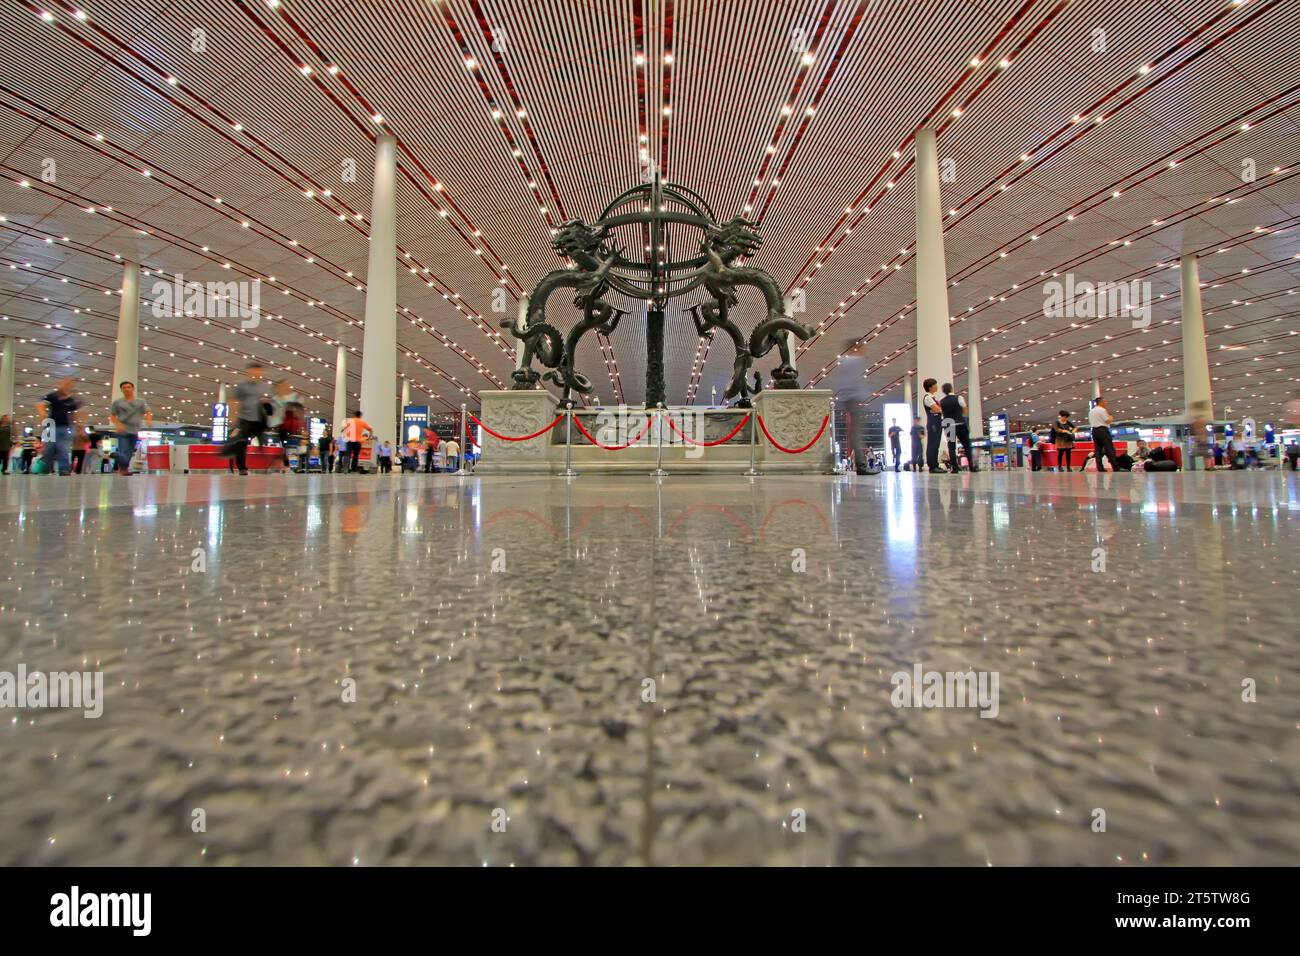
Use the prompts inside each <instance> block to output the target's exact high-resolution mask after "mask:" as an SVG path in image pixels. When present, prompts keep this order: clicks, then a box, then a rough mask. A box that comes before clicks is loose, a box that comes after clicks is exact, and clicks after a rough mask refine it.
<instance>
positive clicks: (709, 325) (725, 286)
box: [501, 176, 812, 406]
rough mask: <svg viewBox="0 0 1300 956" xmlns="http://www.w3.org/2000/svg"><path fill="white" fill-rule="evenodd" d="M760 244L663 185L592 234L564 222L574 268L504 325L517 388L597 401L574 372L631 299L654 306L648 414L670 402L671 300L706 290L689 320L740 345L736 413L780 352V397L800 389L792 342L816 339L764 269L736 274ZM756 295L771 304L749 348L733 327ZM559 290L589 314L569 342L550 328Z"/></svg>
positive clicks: (622, 200)
mask: <svg viewBox="0 0 1300 956" xmlns="http://www.w3.org/2000/svg"><path fill="white" fill-rule="evenodd" d="M691 229H694V230H696V231H697V232H698V233H699V235H700V238H699V239H698V240H697V242H698V245H697V246H696V247H695V250H694V251H695V252H697V253H698V254H694V255H691V256H690V257H689V258H685V259H676V258H674V254H673V249H672V247H673V245H674V244H677V245H678V246H679V247H680V246H682V245H685V246H686V247H687V248H689V247H690V245H691V239H689V238H683V235H682V234H683V233H686V232H688V231H689V230H691ZM619 240H622V242H624V243H625V244H627V245H629V246H631V247H633V248H645V249H646V250H647V252H646V255H645V257H644V258H641V257H635V256H628V255H627V254H626V253H625V249H624V247H623V246H621V245H619ZM761 242H762V239H761V238H760V237H759V234H758V230H757V229H756V228H755V227H754V224H753V223H751V222H748V221H747V220H745V219H741V218H735V219H732V220H730V221H729V222H725V223H722V224H721V225H719V224H718V223H717V222H716V221H715V219H714V215H713V211H712V210H711V209H710V208H709V206H708V204H707V203H705V201H704V200H703V199H701V198H700V197H699V195H697V194H696V193H695V192H693V191H691V190H689V189H687V188H685V187H683V186H676V185H672V184H669V183H664V182H661V181H660V179H659V178H658V176H656V177H655V179H654V180H653V181H652V182H649V183H645V184H643V185H641V186H637V187H635V188H633V189H629V190H627V191H626V192H625V193H623V194H622V195H621V196H619V197H618V198H617V199H615V200H614V201H613V202H612V203H610V204H609V205H608V206H606V207H605V209H604V211H603V212H602V213H601V214H600V218H599V219H598V220H597V221H596V222H594V223H592V224H591V225H587V224H586V223H584V222H583V221H582V220H581V219H572V220H570V221H568V222H566V223H565V224H564V225H563V226H561V227H560V228H559V229H557V230H556V232H555V238H554V239H553V240H552V243H551V245H552V246H553V247H554V249H555V251H556V252H558V253H560V254H561V255H562V256H564V257H566V258H568V259H569V260H570V263H571V265H570V267H569V268H567V269H559V270H556V271H555V272H551V273H549V274H547V275H546V276H545V277H544V278H543V279H542V281H541V282H539V283H538V284H537V287H536V289H534V290H533V294H532V296H531V298H530V299H529V301H528V309H527V313H526V315H525V318H524V324H523V325H520V323H519V321H518V320H517V319H507V320H506V321H503V322H502V323H501V326H502V328H508V329H509V330H510V332H511V333H512V334H513V335H514V337H515V338H516V339H518V340H519V342H520V347H521V348H522V350H523V354H522V356H521V362H520V367H519V368H518V369H516V371H515V373H514V385H513V388H515V389H529V388H535V387H536V386H537V383H538V381H539V380H543V379H544V380H545V381H548V382H552V383H554V384H556V385H558V386H560V388H561V389H563V393H564V395H563V400H564V401H566V402H567V401H569V400H570V399H571V398H572V394H573V392H581V393H589V392H591V391H592V384H591V381H590V380H589V379H588V378H587V377H586V376H585V375H582V374H581V373H580V372H578V370H577V369H576V368H575V367H574V366H575V357H576V354H577V348H578V342H579V341H580V340H581V338H582V336H583V335H585V334H586V333H587V332H589V331H591V330H593V329H594V330H596V331H597V332H600V333H602V334H604V335H610V334H612V333H613V331H614V330H615V328H617V327H618V323H619V321H620V320H621V319H622V318H623V317H624V316H625V315H627V314H628V312H627V311H625V310H623V309H619V308H616V307H615V306H614V305H612V304H611V303H609V302H608V301H606V300H605V296H606V295H607V294H609V293H611V292H613V293H619V294H621V295H622V296H625V297H626V298H628V299H632V300H640V301H644V302H648V303H649V308H648V310H647V312H646V405H648V406H651V405H655V404H656V403H660V402H663V401H664V306H665V305H666V304H667V302H668V300H669V299H674V298H678V297H681V296H685V295H688V294H689V293H691V292H694V291H695V290H696V289H702V290H703V291H704V292H705V293H707V295H708V296H709V298H708V299H706V300H705V301H704V302H701V303H698V304H696V305H692V306H689V307H688V309H687V311H688V312H689V313H690V314H691V318H692V320H693V321H694V323H695V328H696V330H697V331H698V333H699V334H700V335H702V336H703V335H706V334H708V333H710V332H712V331H713V330H714V329H722V330H724V331H725V332H726V333H727V334H728V335H729V336H730V337H731V340H732V342H733V343H734V345H735V349H736V359H735V364H734V366H733V371H732V376H731V383H730V384H729V385H728V386H727V389H726V392H725V393H724V395H725V397H726V398H737V402H736V404H737V405H742V406H747V405H748V404H749V396H750V395H752V394H753V393H754V392H755V391H757V390H758V389H759V388H761V379H760V377H759V376H758V375H757V373H756V374H755V375H754V379H755V382H754V385H753V387H751V385H750V383H749V382H748V381H747V380H746V376H747V374H748V372H749V369H750V366H752V365H753V362H754V360H755V359H758V358H762V357H763V356H764V355H766V354H768V353H769V352H770V351H771V350H772V348H773V347H775V348H777V349H778V350H779V352H780V356H781V364H780V366H779V367H778V368H777V369H776V370H775V372H774V373H773V381H774V384H775V386H776V387H777V388H798V387H799V376H798V373H797V372H796V371H795V369H794V366H793V365H792V364H791V361H790V340H789V338H788V337H787V335H786V333H793V334H794V335H795V336H797V337H798V338H799V339H801V340H804V341H806V340H807V339H808V338H810V337H811V335H812V330H811V329H809V328H807V327H806V326H804V325H802V324H801V323H799V322H796V321H795V320H794V319H793V318H791V317H790V316H788V315H786V313H785V305H784V302H783V300H782V296H781V287H780V286H779V285H777V282H776V280H775V279H773V278H772V277H771V276H770V275H768V274H767V273H766V272H764V271H763V270H762V269H758V268H754V267H752V266H740V265H736V262H737V261H738V260H741V259H744V258H746V257H748V256H751V255H753V253H754V252H755V250H757V249H758V247H759V243H761ZM739 286H752V287H754V288H755V289H757V290H758V291H759V292H761V293H762V295H763V300H764V302H765V304H766V305H767V317H766V318H765V319H763V321H761V322H759V324H758V325H757V327H755V329H754V330H753V332H751V333H750V335H749V338H748V340H746V338H745V335H744V333H743V332H741V330H740V329H739V328H738V327H737V326H736V324H735V323H734V322H733V321H732V320H731V319H730V318H729V315H728V313H729V311H730V309H731V307H732V306H734V305H736V304H737V302H738V301H739V300H738V299H737V297H736V289H737V288H738V287H739ZM557 289H573V290H574V292H575V295H574V299H573V304H574V305H576V306H577V307H578V308H579V309H581V310H582V318H581V319H580V320H579V321H578V323H577V324H576V325H574V326H573V328H572V329H570V330H569V334H568V335H567V336H563V337H562V336H561V335H560V332H559V330H558V329H556V328H555V326H553V325H550V324H549V323H548V322H547V321H546V303H547V300H549V299H550V297H551V293H553V292H555V291H556V290H557ZM534 359H537V360H538V361H540V362H541V364H542V365H543V366H545V367H546V368H547V369H550V371H548V372H546V373H545V374H544V375H539V374H538V372H537V371H536V370H535V369H534V368H533V367H532V365H533V360H534Z"/></svg>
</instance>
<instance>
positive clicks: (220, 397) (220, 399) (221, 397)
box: [217, 384, 226, 405]
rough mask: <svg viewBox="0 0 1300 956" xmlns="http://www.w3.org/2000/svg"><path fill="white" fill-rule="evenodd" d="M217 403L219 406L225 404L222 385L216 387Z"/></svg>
mask: <svg viewBox="0 0 1300 956" xmlns="http://www.w3.org/2000/svg"><path fill="white" fill-rule="evenodd" d="M217 402H218V404H221V405H224V404H226V386H225V385H224V384H222V385H218V386H217Z"/></svg>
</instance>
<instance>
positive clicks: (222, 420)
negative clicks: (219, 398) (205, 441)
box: [212, 402, 230, 445]
mask: <svg viewBox="0 0 1300 956" xmlns="http://www.w3.org/2000/svg"><path fill="white" fill-rule="evenodd" d="M229 437H230V406H229V405H227V404H226V403H225V402H217V403H216V404H215V405H213V406H212V441H213V442H214V443H216V444H218V445H221V444H224V443H225V441H226V439H227V438H229Z"/></svg>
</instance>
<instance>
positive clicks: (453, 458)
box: [443, 436, 460, 471]
mask: <svg viewBox="0 0 1300 956" xmlns="http://www.w3.org/2000/svg"><path fill="white" fill-rule="evenodd" d="M443 448H444V449H445V454H444V457H445V458H446V459H447V470H448V471H456V470H457V469H458V468H460V443H459V442H457V441H456V438H455V436H453V437H451V438H449V439H447V441H446V442H445V443H444V444H443Z"/></svg>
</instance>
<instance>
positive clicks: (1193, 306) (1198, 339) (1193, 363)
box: [1182, 255, 1214, 420]
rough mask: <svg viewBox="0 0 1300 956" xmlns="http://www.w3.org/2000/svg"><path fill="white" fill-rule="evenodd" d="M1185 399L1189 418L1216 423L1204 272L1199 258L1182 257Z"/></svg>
mask: <svg viewBox="0 0 1300 956" xmlns="http://www.w3.org/2000/svg"><path fill="white" fill-rule="evenodd" d="M1182 277H1183V290H1182V295H1183V322H1182V326H1183V399H1184V401H1185V402H1186V405H1185V406H1184V410H1185V411H1186V412H1187V415H1188V417H1189V418H1205V419H1210V420H1213V418H1214V402H1213V399H1212V398H1211V395H1210V359H1209V356H1208V355H1206V352H1205V316H1204V315H1203V314H1202V313H1201V269H1200V266H1199V265H1198V263H1197V261H1196V256H1194V255H1187V256H1183V258H1182Z"/></svg>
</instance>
